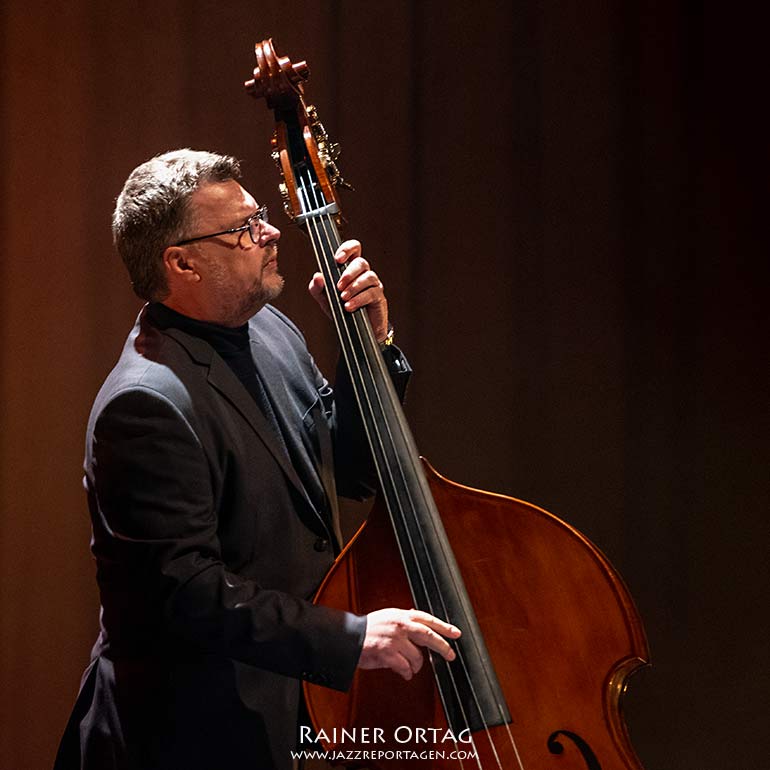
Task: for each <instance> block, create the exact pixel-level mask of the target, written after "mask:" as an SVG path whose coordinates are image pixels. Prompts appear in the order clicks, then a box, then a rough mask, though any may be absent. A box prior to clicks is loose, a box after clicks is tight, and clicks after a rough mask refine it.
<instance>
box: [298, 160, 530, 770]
mask: <svg viewBox="0 0 770 770" xmlns="http://www.w3.org/2000/svg"><path fill="white" fill-rule="evenodd" d="M308 177H310V175H309V172H308ZM300 189H301V191H302V196H303V200H302V203H303V206H304V207H305V209H306V211H305V212H304V213H305V214H306V221H307V223H308V229H309V230H310V228H311V227H312V231H313V232H312V234H313V235H315V238H313V237H311V242H313V248H314V250H315V252H316V258H317V260H318V263H319V266H320V267H321V269H322V273H323V274H324V279H325V281H326V282H327V285H329V282H330V281H331V282H332V284H334V283H336V281H335V280H334V273H335V272H336V273H337V275H339V272H340V269H339V267H338V266H337V263H336V262H335V261H334V259H333V253H334V251H335V250H336V248H337V247H338V246H339V243H340V239H339V235H338V233H337V231H336V226H335V224H334V221H333V219H332V217H331V216H330V215H329V214H322V215H320V216H314V215H313V214H312V212H313V211H314V210H316V211H317V210H318V209H320V208H322V207H323V205H324V201H323V200H319V197H318V193H317V192H316V189H315V184H314V182H313V180H312V178H308V180H307V181H305V180H301V183H300ZM309 191H310V192H309ZM310 193H312V199H311V194H310ZM319 224H320V225H322V227H323V237H322V235H321V229H320V227H319ZM324 241H325V243H324ZM332 298H333V300H332ZM327 299H329V304H330V308H331V309H332V316H333V318H334V320H335V325H336V326H337V330H338V332H339V333H340V339H341V340H342V339H343V336H342V332H343V331H344V336H345V338H346V339H347V342H348V344H349V345H350V355H348V353H347V351H346V350H345V347H346V346H345V345H343V353H344V354H345V357H346V361H347V363H348V366H349V368H351V371H352V366H351V364H354V365H355V368H356V369H357V371H358V374H359V381H360V382H361V384H362V387H363V388H364V389H365V391H366V390H368V389H367V388H366V385H367V379H366V378H365V377H364V370H363V368H362V365H361V362H360V361H359V360H358V358H359V357H358V356H356V355H355V345H354V338H355V337H358V346H359V348H360V349H361V350H362V351H363V352H364V355H363V356H362V357H363V360H364V364H365V366H366V368H367V369H368V370H369V371H368V372H366V374H367V375H368V378H369V380H370V381H371V390H372V391H373V393H374V396H375V397H376V400H377V401H380V404H379V406H380V410H382V403H381V398H380V394H379V392H378V389H377V388H376V386H374V384H373V383H374V374H373V372H372V371H371V357H369V356H366V355H365V345H366V342H368V343H369V348H370V349H371V348H372V346H373V345H376V344H377V343H376V341H375V340H374V338H373V335H372V332H371V328H370V326H369V324H368V323H363V324H362V323H357V322H356V317H355V314H354V315H352V316H351V315H350V314H346V313H345V312H344V311H343V308H342V301H341V299H340V297H339V294H338V293H337V292H336V291H335V292H327ZM348 319H349V320H348ZM351 326H352V327H353V328H352V329H351V328H350V327H351ZM365 340H366V342H365ZM375 360H378V361H381V358H380V357H379V356H377V358H376V359H375ZM385 376H387V373H385ZM362 396H363V398H361V396H359V404H360V406H362V407H363V403H362V402H363V401H365V402H366V406H367V408H368V409H369V411H370V414H372V415H373V414H374V404H373V403H372V396H371V394H370V393H369V392H365V393H364V394H362ZM371 422H372V425H373V427H374V430H375V434H376V436H375V440H376V442H377V445H378V446H379V448H380V451H381V452H382V454H383V456H384V455H386V454H387V452H386V448H385V440H384V438H383V436H382V434H381V432H380V430H379V429H378V423H377V421H376V420H374V419H372V421H371ZM364 424H365V426H366V421H364ZM386 430H387V432H388V434H389V435H388V437H387V438H388V440H389V441H390V444H391V446H393V445H394V443H395V442H394V439H393V436H392V433H391V431H390V426H389V425H388V424H387V423H386ZM367 432H368V430H367ZM393 454H394V456H395V459H396V465H397V467H398V471H399V475H400V476H401V481H402V485H403V486H404V490H405V492H406V496H407V497H408V498H410V497H411V496H410V493H409V491H408V489H407V487H406V480H405V474H404V470H403V468H402V467H401V461H400V458H399V457H398V453H397V452H395V451H393ZM378 470H380V469H379V468H378ZM388 473H389V475H390V476H391V479H390V481H391V484H392V485H393V489H394V490H395V491H396V502H397V503H398V508H399V511H398V514H399V516H400V518H401V520H402V521H403V522H404V528H405V532H406V534H407V538H408V541H409V542H408V545H409V548H410V550H411V551H412V554H413V556H414V557H415V558H414V563H415V565H416V567H417V571H418V576H419V580H420V582H421V583H422V586H423V590H424V591H425V596H426V599H427V602H428V609H429V611H431V613H432V614H435V613H436V610H435V609H434V608H433V607H432V601H431V599H430V593H429V592H428V591H427V585H426V582H427V581H426V576H425V575H424V574H423V568H422V565H421V564H420V561H419V559H417V558H416V557H417V549H416V547H415V544H414V542H413V541H412V535H411V533H410V531H409V528H408V526H406V516H407V513H408V510H409V508H411V509H412V511H414V503H413V501H411V499H410V503H411V505H408V506H407V507H406V509H405V507H404V505H403V501H402V499H401V496H400V495H399V494H398V490H397V485H396V479H395V478H393V476H392V471H391V469H390V468H388ZM402 494H403V492H402ZM413 520H414V524H415V527H416V529H417V531H418V534H419V537H420V539H421V541H422V545H423V548H424V549H426V552H427V547H426V543H425V535H424V533H423V531H422V528H421V525H420V521H419V519H417V518H416V517H414V519H413ZM431 523H432V524H433V526H434V527H435V523H433V522H431ZM438 542H439V543H440V544H441V545H442V548H443V542H442V541H441V540H440V539H439V541H438ZM399 548H401V544H400V543H399ZM402 557H403V553H402ZM428 566H429V567H430V571H431V572H432V573H433V574H432V577H433V581H434V585H437V580H436V575H435V572H434V570H433V565H432V564H431V563H430V561H429V563H428ZM450 574H452V573H451V571H450ZM407 577H408V578H409V579H410V582H411V578H410V577H409V575H407ZM437 593H438V596H439V598H440V600H441V604H442V605H444V601H443V596H442V595H441V592H440V591H437ZM443 609H444V617H448V615H447V612H446V606H445V605H444V606H443ZM471 636H473V635H471ZM472 643H475V644H478V643H477V641H476V640H475V639H472ZM456 653H457V655H458V658H459V659H460V661H459V662H460V663H461V666H462V670H463V673H464V675H465V679H466V681H467V683H468V688H469V690H470V692H471V694H472V696H473V698H474V700H475V703H476V708H477V709H478V711H479V714H480V715H481V717H482V721H483V726H484V729H485V732H486V737H487V739H488V741H489V743H490V746H491V748H492V751H493V753H494V757H495V762H496V764H497V765H498V767H501V763H500V759H499V755H498V752H497V748H496V746H495V741H494V738H493V736H492V735H491V733H490V732H489V726H488V724H487V723H486V720H485V719H484V714H483V711H482V709H481V707H480V703H479V699H478V696H477V693H476V690H475V686H474V683H473V680H472V677H471V676H470V672H469V670H468V667H467V663H466V661H465V659H464V655H463V652H462V649H461V648H460V647H459V646H458V647H457V648H456ZM429 659H430V662H431V666H432V668H433V671H434V678H435V679H436V684H437V689H438V691H439V696H440V698H441V701H442V706H443V708H444V711H445V713H447V701H446V694H445V693H444V692H443V689H442V686H441V682H440V680H439V678H438V675H437V672H436V664H435V662H434V659H433V656H432V655H431V656H429ZM441 663H442V664H443V661H442V662H441ZM444 665H446V667H447V671H448V673H449V678H450V681H451V684H452V688H453V690H454V692H455V696H456V700H457V703H458V705H459V707H460V711H461V713H462V719H463V721H464V723H465V725H466V727H469V722H468V717H467V714H466V713H465V708H464V706H463V703H462V699H461V698H460V695H459V688H458V685H457V682H456V681H455V673H454V671H453V667H452V666H449V665H447V664H444ZM484 672H485V675H486V676H487V677H488V678H489V672H488V671H487V669H486V665H484ZM497 707H498V710H499V712H500V716H501V721H502V722H503V724H505V725H506V730H507V733H508V737H509V740H510V741H511V743H512V744H513V748H514V751H515V754H516V757H517V760H518V764H519V766H520V768H522V770H523V766H522V764H521V760H520V757H519V752H518V750H517V748H516V745H515V741H514V739H513V735H512V733H511V731H510V727H509V726H508V723H507V720H506V719H505V717H504V710H503V707H502V704H500V703H499V702H498V703H497ZM468 732H469V734H470V730H468ZM453 737H454V736H453ZM471 740H472V741H473V742H474V744H473V745H474V747H475V739H474V738H473V736H471ZM460 763H461V767H462V760H460ZM477 763H478V766H479V767H481V763H480V758H479V757H478V754H477Z"/></svg>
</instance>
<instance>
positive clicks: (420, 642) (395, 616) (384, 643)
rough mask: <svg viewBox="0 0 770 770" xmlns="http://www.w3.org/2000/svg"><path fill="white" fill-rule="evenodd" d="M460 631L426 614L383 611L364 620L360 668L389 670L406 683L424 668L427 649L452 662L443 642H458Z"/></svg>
mask: <svg viewBox="0 0 770 770" xmlns="http://www.w3.org/2000/svg"><path fill="white" fill-rule="evenodd" d="M460 634H461V631H460V629H459V628H457V627H456V626H453V625H450V624H449V623H445V622H444V621H443V620H439V619H438V618H436V617H433V615H429V614H428V613H427V612H421V611H420V610H397V609H393V608H390V609H386V610H377V611H376V612H370V613H369V614H368V615H367V616H366V637H365V639H364V646H363V649H362V650H361V657H360V659H359V661H358V667H359V668H368V669H371V668H389V669H390V670H391V671H394V672H395V673H397V674H399V675H400V676H402V677H403V678H404V679H406V680H407V681H408V680H409V679H411V678H412V677H413V676H414V675H415V674H416V673H417V672H418V671H419V670H420V669H421V668H422V664H423V660H424V658H423V652H422V650H421V649H420V647H427V648H428V649H429V650H433V651H434V652H437V653H438V654H439V655H441V657H442V658H444V660H448V661H451V660H454V659H455V653H454V650H453V649H452V648H451V647H450V646H449V643H448V642H447V641H446V639H444V637H447V638H448V639H457V638H458V637H459V636H460Z"/></svg>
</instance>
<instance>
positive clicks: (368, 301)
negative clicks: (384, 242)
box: [308, 240, 388, 342]
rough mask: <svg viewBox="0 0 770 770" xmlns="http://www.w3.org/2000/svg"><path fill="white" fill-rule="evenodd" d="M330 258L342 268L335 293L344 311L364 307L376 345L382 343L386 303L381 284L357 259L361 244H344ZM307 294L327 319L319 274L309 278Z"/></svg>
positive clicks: (373, 273)
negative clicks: (340, 300)
mask: <svg viewBox="0 0 770 770" xmlns="http://www.w3.org/2000/svg"><path fill="white" fill-rule="evenodd" d="M334 259H335V261H336V262H337V264H340V265H345V270H344V272H343V273H342V275H341V276H340V279H339V281H338V282H337V291H338V292H339V293H340V297H341V298H342V301H343V303H344V307H345V310H347V311H348V312H350V313H352V312H353V311H354V310H358V308H360V307H365V308H366V312H367V314H368V316H369V321H370V322H371V324H372V329H373V330H374V336H375V338H376V340H377V342H383V341H384V340H385V338H386V337H387V336H388V301H387V299H385V291H384V290H383V287H382V281H380V279H379V278H378V277H377V273H375V272H374V271H373V270H372V269H371V268H370V267H369V263H368V262H367V261H366V260H365V259H364V258H363V257H362V256H361V243H360V242H359V241H353V240H351V241H345V242H344V243H342V244H341V245H340V247H339V248H338V249H337V252H336V253H335V255H334ZM308 291H309V292H310V293H311V294H312V295H313V297H314V298H315V300H316V302H318V304H319V305H320V306H321V308H322V309H323V311H324V312H325V313H326V314H327V315H329V316H330V315H331V312H330V311H329V301H328V299H327V297H326V292H325V285H324V279H323V276H322V275H321V273H316V274H315V275H314V276H313V278H312V280H311V281H310V285H309V286H308Z"/></svg>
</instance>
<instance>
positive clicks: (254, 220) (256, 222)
mask: <svg viewBox="0 0 770 770" xmlns="http://www.w3.org/2000/svg"><path fill="white" fill-rule="evenodd" d="M267 221H268V219H267V206H266V205H262V206H260V207H259V208H258V209H257V210H256V211H255V212H254V213H253V214H252V215H251V216H250V217H249V218H248V219H247V220H246V224H245V225H241V226H240V227H231V228H230V229H229V230H220V231H219V232H218V233H209V234H208V235H196V236H195V238H185V239H184V240H183V241H179V242H178V243H175V244H174V246H184V245H186V244H188V243H194V242H195V241H204V240H206V238H216V237H217V236H218V235H230V233H242V232H243V231H244V230H248V231H249V238H251V242H252V243H253V244H255V245H257V244H259V234H260V232H261V229H262V226H261V224H260V223H261V222H267Z"/></svg>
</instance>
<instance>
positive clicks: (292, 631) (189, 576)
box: [86, 387, 366, 690]
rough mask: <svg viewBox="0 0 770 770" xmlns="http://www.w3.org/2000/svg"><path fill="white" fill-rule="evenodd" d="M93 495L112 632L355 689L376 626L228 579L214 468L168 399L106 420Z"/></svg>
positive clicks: (92, 471)
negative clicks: (368, 634)
mask: <svg viewBox="0 0 770 770" xmlns="http://www.w3.org/2000/svg"><path fill="white" fill-rule="evenodd" d="M89 466H90V467H89ZM86 486H87V488H88V491H89V501H90V504H91V506H92V513H93V514H94V516H93V518H94V522H95V524H94V553H95V555H96V557H97V563H98V564H99V583H100V588H101V591H102V599H103V606H104V618H103V622H104V624H105V627H106V628H111V629H113V630H114V629H116V628H117V629H119V630H120V629H126V630H127V633H128V634H131V633H135V631H136V629H135V628H133V629H132V628H129V627H130V626H131V625H134V624H137V623H138V624H139V625H140V626H144V627H145V628H147V627H148V626H149V628H150V631H148V633H152V628H153V627H155V628H158V629H159V636H160V637H161V639H162V640H164V642H163V643H173V644H174V645H182V646H183V647H187V648H189V649H192V650H196V651H199V652H203V653H213V654H220V655H224V656H227V657H231V658H234V659H237V660H240V661H243V662H246V663H249V664H252V665H254V666H258V667H260V668H264V669H267V670H270V671H274V672H276V673H279V674H283V675H285V676H290V677H296V678H303V679H307V680H309V681H313V682H316V683H318V684H323V685H326V686H329V687H333V688H335V689H340V690H344V689H347V688H348V687H349V686H350V682H351V681H352V677H353V673H354V671H355V668H356V665H357V663H358V657H359V655H360V650H361V646H362V644H363V639H364V635H365V631H366V619H365V618H363V617H359V616H356V615H352V614H350V613H346V612H341V611H337V610H333V609H330V608H326V607H320V606H316V605H313V604H311V603H310V602H308V601H305V600H304V599H300V598H298V597H295V596H291V595H288V594H286V593H282V592H280V591H276V590H268V589H265V588H262V587H261V586H260V585H258V584H257V583H255V582H254V581H252V580H246V579H243V578H241V577H239V576H238V575H235V574H233V573H232V572H229V571H228V569H227V568H226V566H225V564H224V563H223V560H222V554H221V548H220V543H219V541H218V538H217V512H216V510H215V504H214V499H213V493H212V484H211V475H210V469H209V466H208V461H207V459H206V456H205V454H204V451H203V448H202V446H201V443H200V441H199V439H198V437H197V436H196V433H195V430H194V429H193V427H192V426H191V425H190V423H189V421H188V420H187V419H186V418H185V416H184V415H183V414H182V412H181V411H180V409H179V408H178V407H177V406H176V405H175V404H174V403H172V402H171V401H170V400H169V399H168V398H167V397H166V396H164V395H163V394H161V393H159V392H157V391H154V390H151V389H149V388H144V387H136V388H132V389H130V390H127V391H124V392H121V393H120V394H118V395H117V396H116V397H114V398H112V400H111V401H110V402H109V403H108V404H107V405H106V406H105V407H104V408H103V409H102V411H101V413H100V414H99V416H98V418H97V420H96V422H95V424H94V427H93V438H92V442H91V455H90V463H87V475H86ZM94 509H95V510H94ZM134 605H137V606H134ZM138 605H141V606H138ZM116 636H117V637H118V638H121V636H124V635H123V634H121V633H117V634H116Z"/></svg>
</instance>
